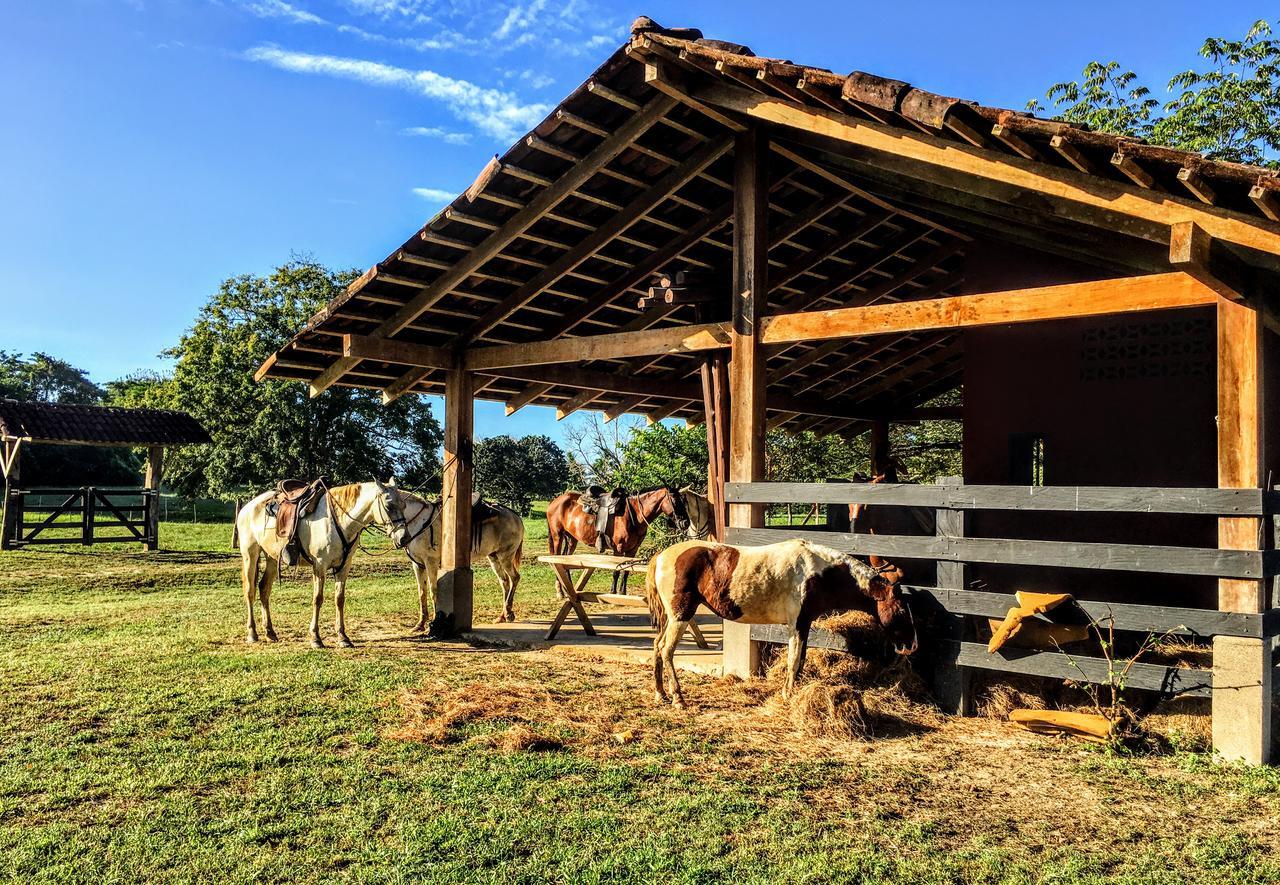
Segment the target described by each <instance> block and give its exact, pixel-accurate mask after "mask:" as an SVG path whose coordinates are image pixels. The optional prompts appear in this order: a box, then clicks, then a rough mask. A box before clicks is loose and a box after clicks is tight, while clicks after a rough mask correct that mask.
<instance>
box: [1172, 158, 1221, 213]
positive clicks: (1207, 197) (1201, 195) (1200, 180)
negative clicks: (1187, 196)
mask: <svg viewBox="0 0 1280 885" xmlns="http://www.w3.org/2000/svg"><path fill="white" fill-rule="evenodd" d="M1178 181H1180V182H1182V186H1183V187H1185V188H1186V189H1187V190H1189V191H1191V194H1192V195H1193V196H1194V197H1195V198H1196V199H1197V200H1199V201H1200V202H1201V203H1207V204H1208V205H1210V206H1212V205H1213V204H1214V203H1216V202H1217V200H1218V194H1217V192H1216V191H1215V190H1214V189H1213V188H1212V187H1211V186H1210V185H1209V182H1207V181H1205V180H1204V176H1202V175H1201V174H1200V173H1199V172H1197V171H1196V170H1194V169H1192V168H1191V167H1190V166H1183V167H1182V168H1181V169H1179V170H1178Z"/></svg>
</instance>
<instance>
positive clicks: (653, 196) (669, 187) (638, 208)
mask: <svg viewBox="0 0 1280 885" xmlns="http://www.w3.org/2000/svg"><path fill="white" fill-rule="evenodd" d="M732 147H733V143H732V142H731V141H730V140H728V139H721V140H719V141H714V142H709V143H707V144H706V145H704V146H703V147H701V148H699V149H698V150H697V151H696V152H695V153H694V154H693V155H692V156H691V157H690V158H689V159H688V160H686V161H685V162H684V163H683V164H682V165H680V166H679V167H677V168H675V169H672V170H671V171H670V172H668V173H667V174H666V175H664V176H662V177H661V178H660V179H658V181H657V182H655V183H654V184H653V186H652V187H650V188H648V189H647V190H646V191H645V192H644V193H642V194H641V195H640V196H638V197H636V198H635V199H634V200H632V201H631V203H630V204H628V205H627V207H626V208H625V209H623V211H622V212H620V213H618V214H617V215H616V216H614V217H613V218H611V219H609V220H608V221H607V222H605V223H604V224H602V225H600V226H599V227H598V228H596V230H595V231H594V232H593V233H592V234H591V235H589V236H588V237H587V238H586V239H585V240H583V241H582V242H581V243H579V244H578V245H577V246H575V247H574V248H573V249H572V250H571V251H570V252H568V253H567V254H565V255H562V256H561V257H560V258H559V259H557V260H556V261H555V262H553V263H552V264H550V265H548V266H547V267H546V269H545V270H543V271H542V272H541V273H539V274H538V275H537V276H535V277H534V278H533V279H532V280H530V281H529V282H527V283H525V284H524V285H522V286H520V288H518V289H517V290H516V291H515V292H514V293H512V294H511V295H510V296H509V297H507V298H505V299H504V300H503V301H502V302H501V303H500V304H498V305H496V306H495V307H494V308H493V309H491V310H490V311H488V312H487V313H486V314H485V315H484V316H482V317H481V318H480V319H479V320H477V321H476V322H475V323H474V324H473V325H472V326H471V327H470V328H469V329H467V331H466V333H465V334H464V335H463V336H461V337H462V339H463V340H464V341H468V340H473V339H475V338H477V337H479V336H480V335H482V334H484V333H485V332H487V331H489V330H490V329H492V328H493V327H494V326H496V325H498V324H499V323H501V322H502V321H503V320H505V319H506V318H507V317H509V316H510V315H511V314H513V313H515V312H516V311H517V310H519V309H520V308H522V307H523V306H524V305H526V304H528V303H529V302H530V301H532V300H533V299H534V298H537V297H538V295H540V294H542V292H544V291H545V290H546V289H547V288H548V287H549V286H551V285H552V284H553V283H554V282H555V281H556V280H558V279H560V277H562V276H564V275H565V274H567V273H569V272H570V271H573V270H574V269H575V268H576V267H577V266H578V265H579V264H581V263H582V262H584V261H586V260H587V259H588V258H591V257H592V256H593V255H595V253H596V252H598V251H599V250H600V249H602V248H603V247H604V246H605V245H607V244H608V243H609V242H610V241H611V240H612V239H614V238H615V237H616V236H617V235H618V234H620V233H622V232H623V231H624V230H626V229H627V228H629V227H630V226H631V225H633V224H635V223H636V222H637V221H639V220H640V219H641V218H643V217H644V216H645V215H646V214H648V213H649V212H651V211H652V210H653V209H654V208H655V207H656V206H658V205H659V204H660V203H662V202H663V201H664V200H666V199H668V198H669V197H671V195H672V194H674V193H675V192H676V191H677V190H679V189H680V188H682V187H684V186H685V185H686V184H688V183H689V181H690V180H691V179H692V178H693V177H694V176H696V175H697V174H698V173H699V172H701V171H702V170H704V169H706V168H707V167H708V166H710V165H711V164H712V163H714V162H715V161H716V160H718V159H720V157H722V156H724V155H725V154H726V153H728V152H729V150H730V149H731V148H732Z"/></svg>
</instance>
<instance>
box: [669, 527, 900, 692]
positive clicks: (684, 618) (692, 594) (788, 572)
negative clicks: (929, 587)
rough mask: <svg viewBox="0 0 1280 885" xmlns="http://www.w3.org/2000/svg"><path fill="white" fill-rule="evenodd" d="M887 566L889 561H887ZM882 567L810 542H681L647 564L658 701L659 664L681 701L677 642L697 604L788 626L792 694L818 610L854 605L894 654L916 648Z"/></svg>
mask: <svg viewBox="0 0 1280 885" xmlns="http://www.w3.org/2000/svg"><path fill="white" fill-rule="evenodd" d="M888 569H892V566H888ZM888 569H883V570H882V569H874V567H872V566H869V565H867V564H865V562H861V561H859V560H855V558H854V557H851V556H847V555H845V553H841V552H840V551H837V549H832V548H831V547H822V546H819V544H814V543H810V542H808V540H800V539H794V540H783V542H781V543H777V544H767V546H764V547H733V546H730V544H714V543H709V542H705V540H685V542H681V543H678V544H675V546H672V547H668V548H667V549H664V551H662V553H659V555H658V556H655V557H653V558H652V560H650V561H649V571H648V575H646V580H645V601H646V602H648V603H649V613H650V616H652V619H653V622H654V626H657V628H658V635H657V637H655V638H654V640H653V680H654V689H655V698H657V701H658V703H663V702H666V701H669V699H671V698H668V695H667V689H666V685H664V683H663V667H664V666H666V670H667V671H668V672H669V674H671V688H672V694H673V695H675V704H676V706H677V707H682V706H685V699H684V695H682V694H681V692H680V676H678V675H677V674H676V666H675V654H676V644H677V643H678V642H680V637H681V635H682V634H684V631H685V628H686V626H687V625H689V621H690V620H692V617H694V612H695V611H698V606H700V605H703V606H707V607H708V608H710V610H712V611H713V612H716V613H717V615H719V616H721V617H723V619H724V620H728V621H739V622H740V624H786V625H787V626H790V628H791V638H790V639H788V642H787V681H786V688H785V689H783V693H785V694H790V693H791V690H792V689H794V688H795V683H796V679H797V678H799V675H800V669H801V667H803V666H804V657H805V649H806V647H808V642H809V628H810V626H812V625H813V622H814V620H815V619H818V617H819V616H822V615H824V613H827V612H831V611H837V610H846V608H856V610H859V611H865V612H868V613H870V615H874V616H876V619H877V620H878V621H879V625H881V626H882V628H883V630H884V633H886V635H887V637H888V639H890V640H891V642H892V643H893V649H895V651H896V652H897V653H899V654H911V653H913V652H914V651H915V649H916V647H918V639H916V635H915V621H914V620H913V619H911V611H910V610H909V608H908V607H906V605H905V603H904V602H902V598H901V596H900V594H899V590H897V584H896V583H892V581H891V580H890V579H888V578H887V576H886V575H887V574H888Z"/></svg>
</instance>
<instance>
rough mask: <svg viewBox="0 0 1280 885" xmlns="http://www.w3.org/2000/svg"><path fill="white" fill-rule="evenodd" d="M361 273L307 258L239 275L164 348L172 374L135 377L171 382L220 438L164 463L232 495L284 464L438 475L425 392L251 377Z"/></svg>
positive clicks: (351, 473)
mask: <svg viewBox="0 0 1280 885" xmlns="http://www.w3.org/2000/svg"><path fill="white" fill-rule="evenodd" d="M354 277H355V272H354V271H343V272H337V271H333V270H330V269H328V268H325V267H323V266H321V265H320V264H318V263H317V262H315V261H312V260H310V259H303V258H294V259H292V260H290V261H289V262H287V263H286V264H284V265H281V266H280V267H279V268H277V269H276V270H274V271H273V272H272V273H271V274H270V275H268V276H265V277H259V276H253V275H248V274H246V275H242V276H237V277H232V278H230V279H228V280H226V281H224V282H223V283H222V285H221V287H220V288H219V290H218V291H217V292H216V293H215V294H214V295H213V296H212V297H211V298H210V299H209V301H208V303H206V304H205V305H204V307H202V308H201V310H200V313H199V315H198V316H197V317H196V321H195V324H194V325H193V326H192V327H191V329H190V330H188V331H187V332H186V333H185V334H184V335H183V336H182V339H181V340H180V341H179V343H178V345H177V346H176V347H174V348H173V349H172V350H170V351H168V352H167V353H166V355H167V356H170V357H172V358H173V359H175V360H176V365H175V367H174V372H173V378H172V381H171V382H163V381H162V380H161V379H154V381H155V383H154V384H152V383H151V382H150V381H148V382H145V383H142V382H137V383H134V384H133V385H132V386H131V387H130V389H131V390H132V394H131V395H138V396H144V397H145V396H155V397H157V398H159V399H161V400H163V399H165V398H167V397H168V396H169V395H170V392H169V391H168V389H167V386H168V384H172V397H173V400H172V401H173V402H174V404H176V405H177V406H178V407H179V408H181V409H183V410H185V411H187V412H190V413H191V414H192V415H194V416H195V417H196V418H197V419H198V420H199V421H200V422H201V423H202V424H204V426H205V428H206V429H208V431H209V433H210V435H211V436H212V437H213V439H214V443H213V445H211V446H204V447H196V448H192V449H188V450H185V451H183V452H180V453H178V454H177V456H176V457H175V458H174V461H173V462H172V463H171V466H170V469H169V470H168V471H167V473H168V474H169V476H170V477H171V478H172V483H173V485H174V486H175V487H176V488H178V489H180V490H181V491H182V492H184V493H186V494H189V495H193V496H207V497H223V498H230V497H233V496H236V495H239V494H243V493H244V492H245V491H247V490H250V489H260V488H263V487H265V486H268V485H270V484H272V483H274V482H275V481H276V480H277V479H279V478H281V477H286V476H297V477H315V476H325V477H327V478H328V479H329V480H330V481H331V482H334V483H338V482H354V481H360V480H367V479H370V478H373V477H381V478H386V477H388V476H392V475H394V476H396V477H397V478H398V479H400V480H401V482H402V484H406V485H415V486H416V485H420V484H423V483H429V482H430V481H432V480H433V479H438V472H439V464H438V451H439V447H440V444H441V441H442V438H443V435H442V433H441V430H440V425H439V422H438V421H437V420H436V418H435V416H434V415H433V414H432V412H431V407H430V405H429V404H427V403H426V402H425V401H423V400H422V399H421V398H419V397H416V396H407V397H403V398H401V399H399V400H397V401H396V402H394V403H392V404H391V405H389V406H383V405H382V404H381V401H380V399H379V398H378V397H377V395H376V394H374V393H371V392H369V391H364V390H356V389H352V388H341V387H334V388H331V389H329V390H327V391H325V392H324V393H323V394H321V395H320V396H318V397H315V398H314V399H313V398H311V397H309V396H308V393H307V389H306V387H305V386H304V385H302V384H298V383H296V382H287V381H274V380H271V381H265V382H263V383H257V382H255V381H254V380H253V374H254V371H255V370H256V369H257V368H258V366H259V365H260V364H261V363H262V361H263V360H264V359H266V358H267V357H268V356H269V355H270V354H271V353H273V352H274V351H275V350H276V349H277V348H278V347H279V346H280V345H282V344H284V343H285V342H286V341H287V340H288V339H289V337H290V336H291V335H292V334H293V333H294V332H295V331H296V330H297V329H299V328H301V327H302V326H303V325H304V324H305V323H306V321H307V320H308V319H309V318H310V317H311V315H312V314H313V313H315V311H316V310H318V309H319V308H320V307H322V306H323V305H325V304H326V303H328V302H329V301H330V300H331V299H332V298H334V297H335V296H337V295H338V294H339V293H341V292H342V291H343V289H344V288H345V287H346V285H347V284H348V283H349V282H350V281H351V280H352V279H353V278H354Z"/></svg>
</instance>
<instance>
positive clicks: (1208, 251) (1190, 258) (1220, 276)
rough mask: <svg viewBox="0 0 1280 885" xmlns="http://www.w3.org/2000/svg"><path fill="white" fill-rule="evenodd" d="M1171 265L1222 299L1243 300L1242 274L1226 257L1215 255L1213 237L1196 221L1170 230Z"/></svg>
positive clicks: (1181, 224) (1184, 223) (1183, 223)
mask: <svg viewBox="0 0 1280 885" xmlns="http://www.w3.org/2000/svg"><path fill="white" fill-rule="evenodd" d="M1169 263H1170V264H1171V265H1173V266H1174V267H1176V268H1178V269H1179V270H1181V271H1182V272H1183V273H1186V274H1189V275H1190V276H1193V277H1195V278H1196V279H1197V280H1199V281H1200V282H1201V283H1203V284H1204V285H1205V286H1208V287H1209V288H1210V289H1212V290H1213V291H1215V292H1217V293H1218V294H1219V295H1221V296H1222V297H1223V298H1229V299H1230V300H1232V301H1243V300H1244V281H1243V279H1242V276H1243V274H1242V273H1241V271H1240V270H1239V269H1238V268H1235V267H1233V266H1232V265H1231V262H1230V258H1229V257H1228V256H1227V255H1225V254H1222V253H1219V254H1214V249H1213V238H1212V237H1210V236H1209V234H1208V232H1206V231H1205V229H1204V228H1202V227H1200V226H1199V225H1198V224H1196V223H1195V222H1194V221H1184V222H1181V223H1180V224H1175V225H1173V227H1172V228H1171V229H1170V237H1169Z"/></svg>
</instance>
